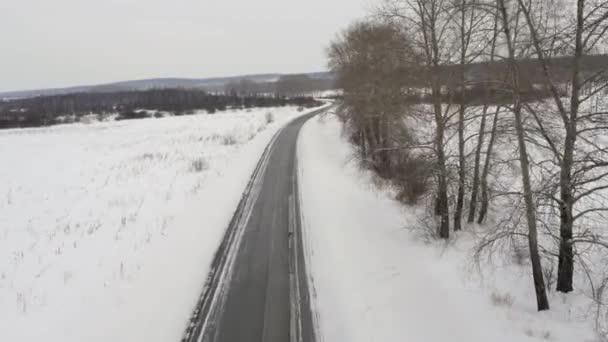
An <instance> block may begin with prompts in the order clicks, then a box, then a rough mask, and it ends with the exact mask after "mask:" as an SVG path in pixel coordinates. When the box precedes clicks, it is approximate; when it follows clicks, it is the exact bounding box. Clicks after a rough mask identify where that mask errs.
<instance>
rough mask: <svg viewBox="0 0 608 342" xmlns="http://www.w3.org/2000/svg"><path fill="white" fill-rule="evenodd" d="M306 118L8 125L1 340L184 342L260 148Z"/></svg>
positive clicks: (263, 113)
mask: <svg viewBox="0 0 608 342" xmlns="http://www.w3.org/2000/svg"><path fill="white" fill-rule="evenodd" d="M301 114H303V113H300V112H298V111H297V109H296V108H271V109H254V110H253V111H251V112H245V111H239V112H226V113H221V114H215V115H194V116H183V117H167V118H162V119H144V120H135V121H122V122H106V123H95V124H91V125H82V124H74V125H65V126H55V127H51V128H43V129H24V130H5V131H1V132H0V160H2V167H0V341H15V342H17V341H18V342H28V341H41V340H43V341H49V342H82V341H87V342H95V341H99V342H107V341H113V342H122V341H124V342H133V341H146V342H154V341H159V342H160V341H163V342H165V341H178V340H179V339H180V338H181V335H182V333H183V331H184V329H185V324H187V321H188V318H189V316H190V314H191V310H192V308H193V307H194V305H195V303H196V300H197V298H198V296H199V294H200V291H201V290H202V286H203V283H204V280H205V277H206V275H207V271H208V266H209V264H210V261H211V258H212V256H213V253H214V252H215V250H216V248H217V245H218V243H219V241H220V239H221V237H222V234H223V231H224V229H225V227H226V226H227V224H228V222H229V220H230V218H231V216H232V213H233V211H234V209H235V208H236V205H237V203H238V201H239V199H240V196H241V194H242V191H243V189H244V188H245V186H246V183H247V181H248V178H249V176H250V174H251V172H252V170H253V168H254V167H255V165H256V163H257V161H258V159H259V157H260V155H261V153H262V151H263V149H264V148H265V146H266V144H267V143H268V142H269V141H270V139H271V137H272V136H273V135H274V134H275V132H276V131H277V130H278V129H279V128H280V127H281V126H282V125H283V124H285V123H286V122H287V121H288V120H289V119H291V118H293V117H295V116H298V115H301ZM270 121H273V122H270Z"/></svg>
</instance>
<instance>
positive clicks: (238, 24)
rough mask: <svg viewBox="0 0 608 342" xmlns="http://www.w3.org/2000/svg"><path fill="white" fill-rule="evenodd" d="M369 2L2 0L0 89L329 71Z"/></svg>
mask: <svg viewBox="0 0 608 342" xmlns="http://www.w3.org/2000/svg"><path fill="white" fill-rule="evenodd" d="M369 7H370V1H369V0H2V1H0V37H2V39H1V40H0V41H1V44H2V48H0V91H9V90H22V89H34V88H47V87H63V86H72V85H81V84H97V83H104V82H114V81H121V80H131V79H141V78H156V77H190V78H198V77H210V76H229V75H239V74H255V73H274V72H281V73H291V72H312V71H321V70H325V67H326V65H325V64H326V61H325V55H324V49H325V47H326V46H327V44H328V43H329V41H330V40H331V39H332V38H333V37H334V35H335V34H336V33H337V32H338V31H340V30H341V29H343V28H345V27H346V26H347V25H348V23H349V22H350V21H351V20H353V19H356V18H360V17H362V16H363V15H364V14H365V11H366V10H367V9H369Z"/></svg>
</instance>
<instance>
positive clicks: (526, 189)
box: [496, 0, 549, 311]
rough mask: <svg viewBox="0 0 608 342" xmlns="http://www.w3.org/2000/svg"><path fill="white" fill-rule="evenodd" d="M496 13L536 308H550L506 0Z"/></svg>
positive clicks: (517, 72)
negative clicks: (509, 94)
mask: <svg viewBox="0 0 608 342" xmlns="http://www.w3.org/2000/svg"><path fill="white" fill-rule="evenodd" d="M496 5H497V7H498V11H499V15H500V17H501V21H502V32H503V35H504V39H505V43H506V47H507V52H508V57H507V60H508V62H509V66H510V73H509V74H510V82H511V86H512V89H513V104H512V105H513V108H512V111H513V116H514V119H515V120H514V121H515V131H516V134H517V143H518V148H519V163H520V168H521V178H522V184H523V197H524V201H525V207H526V208H525V212H526V221H527V226H528V234H527V237H528V248H529V251H530V261H531V263H532V276H533V278H534V288H535V291H536V304H537V308H538V310H539V311H543V310H548V309H549V300H548V298H547V290H546V288H545V281H544V276H543V269H542V264H541V259H540V254H539V251H538V229H537V224H536V223H537V222H536V202H535V200H534V194H533V190H532V184H531V181H530V163H529V156H528V152H527V144H526V137H525V128H524V125H523V118H522V99H521V95H520V81H519V76H520V73H519V70H518V63H517V61H516V55H515V47H514V42H513V36H512V33H511V25H512V22H511V20H512V18H511V11H510V10H509V9H507V5H506V0H497V1H496Z"/></svg>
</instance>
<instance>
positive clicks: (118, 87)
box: [0, 72, 334, 99]
mask: <svg viewBox="0 0 608 342" xmlns="http://www.w3.org/2000/svg"><path fill="white" fill-rule="evenodd" d="M305 75H307V76H308V77H310V78H311V79H317V80H333V79H334V75H333V74H332V73H329V72H317V73H309V74H305ZM283 76H285V75H283V74H261V75H243V76H232V77H216V78H153V79H144V80H133V81H123V82H115V83H107V84H98V85H84V86H75V87H68V88H54V89H35V90H24V91H11V92H4V93H0V99H10V98H27V97H35V96H50V95H64V94H72V93H109V92H122V91H134V90H140V91H141V90H148V89H155V88H156V89H167V88H188V89H220V88H223V87H224V86H226V85H227V84H229V83H235V82H240V81H243V80H247V81H252V82H256V83H274V82H277V81H278V80H279V79H280V78H281V77H283Z"/></svg>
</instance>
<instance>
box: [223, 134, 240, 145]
mask: <svg viewBox="0 0 608 342" xmlns="http://www.w3.org/2000/svg"><path fill="white" fill-rule="evenodd" d="M237 143H238V141H237V140H236V138H235V137H234V136H233V135H226V136H223V137H222V145H226V146H232V145H236V144H237Z"/></svg>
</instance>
